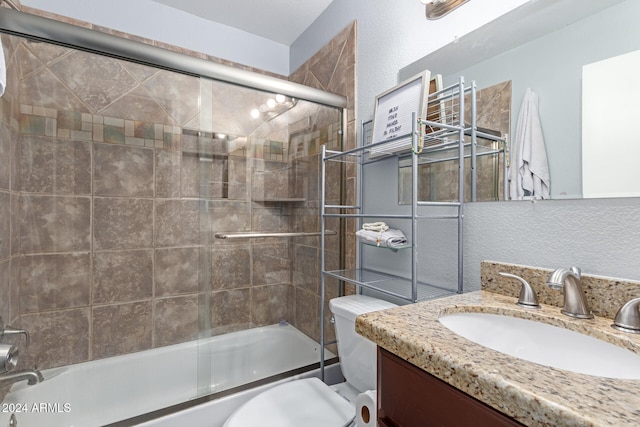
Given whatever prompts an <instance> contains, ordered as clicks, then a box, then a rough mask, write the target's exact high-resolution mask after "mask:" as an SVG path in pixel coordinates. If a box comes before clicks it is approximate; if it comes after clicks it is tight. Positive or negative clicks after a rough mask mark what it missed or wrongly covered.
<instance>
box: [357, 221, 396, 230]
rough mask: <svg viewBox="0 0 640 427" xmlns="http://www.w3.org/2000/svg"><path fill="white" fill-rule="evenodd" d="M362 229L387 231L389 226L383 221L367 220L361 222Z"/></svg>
mask: <svg viewBox="0 0 640 427" xmlns="http://www.w3.org/2000/svg"><path fill="white" fill-rule="evenodd" d="M362 229H363V230H369V231H387V230H388V229H389V226H388V225H387V224H385V223H384V222H369V223H365V224H362Z"/></svg>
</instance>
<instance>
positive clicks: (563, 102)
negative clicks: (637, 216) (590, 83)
mask: <svg viewBox="0 0 640 427" xmlns="http://www.w3.org/2000/svg"><path fill="white" fill-rule="evenodd" d="M638 16H640V2H638V1H636V0H537V1H535V2H527V3H525V4H523V5H522V6H520V7H518V8H517V9H514V10H513V11H512V12H510V13H508V14H506V15H504V16H502V17H500V18H498V19H496V20H495V21H493V22H491V23H489V24H487V25H485V26H484V27H482V28H480V29H478V30H476V31H474V32H472V33H470V34H468V35H466V36H464V37H461V38H459V39H458V40H456V42H454V43H451V44H450V45H447V46H445V47H443V48H442V49H439V50H437V51H435V52H433V53H431V54H429V55H427V56H425V57H424V58H421V59H420V60H418V61H416V62H414V63H413V64H410V65H408V66H407V67H405V68H403V69H402V70H400V73H399V80H402V79H403V78H405V77H406V76H411V75H414V74H416V73H417V72H419V71H420V70H424V69H428V70H430V71H431V72H432V73H434V74H442V75H443V81H444V86H447V85H450V84H453V83H454V82H455V81H456V80H457V78H458V76H464V77H465V79H466V80H467V81H468V82H470V81H471V80H474V81H475V82H476V84H477V87H478V88H479V89H482V88H486V87H489V86H492V85H495V84H498V83H500V82H504V81H511V82H512V103H511V104H512V106H511V108H512V110H511V132H510V135H513V134H515V126H516V123H515V122H516V119H517V117H518V113H519V111H520V106H521V103H522V98H523V95H524V92H525V90H526V89H527V88H531V89H532V90H533V91H534V92H536V94H537V95H538V98H539V113H540V120H541V123H542V129H543V133H544V139H545V145H546V149H547V157H548V162H549V170H550V175H551V186H550V187H551V190H550V193H551V198H552V199H561V198H565V199H567V198H582V197H583V188H582V185H583V167H582V160H583V159H582V157H583V149H582V143H583V133H582V132H583V117H582V109H583V105H582V99H583V93H582V75H583V67H585V66H588V65H589V64H592V63H595V62H599V61H602V60H604V59H608V58H612V57H616V56H619V55H623V54H627V53H630V52H634V51H637V50H640V37H639V36H638V31H637V17H638ZM632 74H634V75H635V76H640V70H637V71H635V72H633V73H632ZM602 84H603V85H607V81H603V82H602ZM625 101H627V102H628V101H633V102H636V103H637V100H636V99H634V98H633V97H630V96H628V94H627V95H626V96H623V97H622V100H620V101H618V102H619V104H618V105H615V106H613V108H616V109H620V110H623V109H628V108H629V106H627V105H626V104H625ZM607 126H609V127H616V128H623V127H625V126H626V127H629V128H630V127H631V126H628V124H626V123H624V122H622V121H619V122H613V123H611V122H608V123H607ZM629 130H630V129H629ZM630 131H631V130H630ZM629 135H631V136H630V137H631V138H635V140H637V139H638V137H637V136H635V134H634V133H630V134H629ZM613 167H614V168H615V167H617V164H616V162H615V161H614V162H613ZM586 173H588V174H589V175H590V176H589V177H588V178H591V179H593V177H592V176H591V175H592V174H600V175H607V174H609V173H610V172H608V171H607V170H606V169H604V164H603V167H601V168H596V169H595V172H589V171H587V172H586ZM584 178H585V179H586V178H587V177H584ZM595 179H598V177H596V178H595ZM619 182H620V180H614V182H613V183H612V187H616V185H617V183H619ZM636 183H637V185H638V186H639V188H637V189H636V190H635V194H638V192H640V181H636ZM607 190H608V192H600V193H599V196H598V197H619V196H620V194H621V192H619V191H618V190H619V189H617V188H610V189H607ZM625 194H627V195H633V194H634V192H633V191H626V190H625Z"/></svg>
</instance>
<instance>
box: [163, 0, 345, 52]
mask: <svg viewBox="0 0 640 427" xmlns="http://www.w3.org/2000/svg"><path fill="white" fill-rule="evenodd" d="M153 1H155V2H157V3H162V4H164V5H167V6H170V7H173V8H176V9H179V10H182V11H184V12H187V13H190V14H192V15H196V16H199V17H201V18H204V19H207V20H210V21H213V22H217V23H219V24H224V25H228V26H230V27H234V28H237V29H240V30H242V31H246V32H248V33H252V34H255V35H257V36H260V37H264V38H266V39H269V40H272V41H274V42H277V43H281V44H284V45H287V46H291V45H292V44H293V42H294V41H296V39H297V38H298V37H299V36H300V35H301V34H302V33H303V32H304V31H305V30H306V29H307V28H309V26H310V25H311V24H312V23H313V22H314V21H315V20H316V18H317V17H318V16H319V15H320V14H321V13H322V12H323V11H324V10H325V9H326V8H327V7H328V6H329V5H330V4H331V3H332V2H333V0H153Z"/></svg>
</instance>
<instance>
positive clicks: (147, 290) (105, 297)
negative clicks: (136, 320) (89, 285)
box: [92, 250, 153, 304]
mask: <svg viewBox="0 0 640 427" xmlns="http://www.w3.org/2000/svg"><path fill="white" fill-rule="evenodd" d="M92 295H93V301H92V302H93V303H94V304H105V303H113V302H128V301H136V300H141V299H146V298H151V297H152V296H153V251H152V250H138V251H117V252H96V253H94V255H93V293H92Z"/></svg>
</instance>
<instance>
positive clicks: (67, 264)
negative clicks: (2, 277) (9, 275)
mask: <svg viewBox="0 0 640 427" xmlns="http://www.w3.org/2000/svg"><path fill="white" fill-rule="evenodd" d="M14 262H15V263H16V264H17V265H19V269H20V274H19V282H18V286H19V288H20V291H19V293H20V313H21V314H25V313H35V312H42V311H48V310H54V309H63V308H75V307H86V306H88V305H89V294H90V290H91V256H90V255H89V253H73V254H49V255H27V256H23V257H20V258H19V261H18V260H15V261H14Z"/></svg>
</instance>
